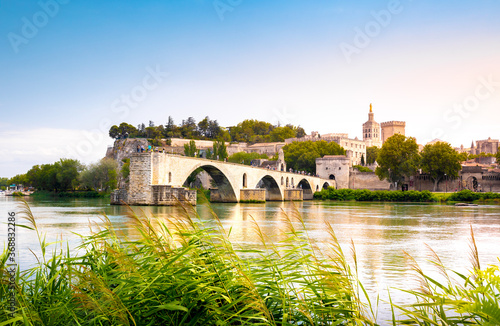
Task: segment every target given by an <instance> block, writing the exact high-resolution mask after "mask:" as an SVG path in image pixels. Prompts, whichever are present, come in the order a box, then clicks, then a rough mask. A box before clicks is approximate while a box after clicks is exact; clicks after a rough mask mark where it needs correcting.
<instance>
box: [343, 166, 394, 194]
mask: <svg viewBox="0 0 500 326" xmlns="http://www.w3.org/2000/svg"><path fill="white" fill-rule="evenodd" d="M349 188H350V189H368V190H389V189H390V188H391V184H390V183H389V182H387V180H380V179H379V178H378V176H377V175H376V174H375V172H359V171H358V170H356V169H352V170H351V171H350V175H349Z"/></svg>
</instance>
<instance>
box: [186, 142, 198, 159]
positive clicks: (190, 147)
mask: <svg viewBox="0 0 500 326" xmlns="http://www.w3.org/2000/svg"><path fill="white" fill-rule="evenodd" d="M197 151H198V150H197V148H196V143H195V141H194V140H191V141H190V142H189V144H184V155H185V156H189V157H195V156H196V152H197Z"/></svg>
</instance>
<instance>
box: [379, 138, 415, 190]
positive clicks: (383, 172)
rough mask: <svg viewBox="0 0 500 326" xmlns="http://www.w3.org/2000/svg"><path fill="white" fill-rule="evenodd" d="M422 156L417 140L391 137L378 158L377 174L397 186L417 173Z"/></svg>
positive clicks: (381, 178)
mask: <svg viewBox="0 0 500 326" xmlns="http://www.w3.org/2000/svg"><path fill="white" fill-rule="evenodd" d="M419 159H420V155H419V154H418V145H417V142H416V141H415V138H411V137H405V136H403V135H400V134H395V135H394V136H392V137H389V138H388V139H387V140H386V141H385V143H384V145H382V148H381V149H380V152H379V154H378V157H377V163H378V164H379V166H378V167H377V169H376V170H375V173H376V174H377V176H378V177H379V179H380V180H383V179H386V180H388V181H389V182H391V183H393V184H394V185H395V188H396V186H397V185H398V184H399V185H401V184H402V181H403V180H404V178H408V177H410V176H412V175H414V174H415V173H416V172H417V169H418V165H419Z"/></svg>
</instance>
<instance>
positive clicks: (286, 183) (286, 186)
mask: <svg viewBox="0 0 500 326" xmlns="http://www.w3.org/2000/svg"><path fill="white" fill-rule="evenodd" d="M286 187H287V188H288V177H286Z"/></svg>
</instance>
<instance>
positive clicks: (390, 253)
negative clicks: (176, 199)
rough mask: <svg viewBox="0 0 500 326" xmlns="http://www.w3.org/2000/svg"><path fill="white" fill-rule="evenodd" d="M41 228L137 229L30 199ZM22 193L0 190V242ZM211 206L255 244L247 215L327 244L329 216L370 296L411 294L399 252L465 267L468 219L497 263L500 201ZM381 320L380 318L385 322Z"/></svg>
mask: <svg viewBox="0 0 500 326" xmlns="http://www.w3.org/2000/svg"><path fill="white" fill-rule="evenodd" d="M28 201H29V204H30V207H31V209H32V211H33V213H34V215H35V217H36V220H37V224H38V227H39V229H40V230H41V231H42V233H45V234H46V235H47V241H53V240H56V239H61V238H62V239H63V240H64V241H65V242H66V241H67V242H68V243H69V245H70V247H71V248H74V247H76V246H77V245H78V244H79V243H80V239H79V237H78V236H77V235H76V234H81V235H88V234H89V233H90V230H89V224H90V223H97V224H100V223H101V217H102V216H103V214H106V215H107V216H108V217H109V219H110V221H111V222H112V224H113V225H114V226H115V228H117V229H120V230H122V231H123V232H124V234H129V235H132V236H133V235H134V230H133V225H132V223H131V221H130V220H129V218H128V217H127V216H126V213H127V208H126V207H124V206H110V205H109V201H108V200H103V199H66V200H57V201H55V200H34V199H28ZM19 204H20V201H19V199H16V198H13V197H0V221H2V222H3V223H1V226H0V243H4V244H5V243H6V240H7V225H6V221H7V214H8V212H9V211H12V210H14V211H17V212H18V211H19ZM211 207H212V209H213V210H214V212H215V213H216V214H217V215H218V217H219V218H220V220H221V222H222V224H223V225H224V227H225V228H226V229H227V230H229V229H230V228H231V235H230V239H231V241H232V242H233V243H235V244H239V245H241V246H243V247H248V246H258V245H259V239H258V237H257V236H256V234H255V233H254V231H253V227H252V224H251V217H253V218H254V219H255V220H256V221H257V222H258V224H259V225H260V227H261V229H262V230H263V232H264V233H265V234H266V235H268V236H269V237H270V238H272V239H279V238H280V229H281V227H282V226H283V220H282V214H283V212H285V213H287V214H292V213H293V212H294V211H298V212H300V214H301V216H302V217H303V219H304V222H305V224H306V226H307V229H308V233H309V236H310V237H311V238H312V239H314V241H316V242H317V243H318V244H320V245H321V244H322V243H324V242H325V241H326V240H327V238H328V235H327V233H326V231H325V227H324V226H325V222H328V223H330V224H331V225H332V226H333V228H334V230H335V232H336V235H337V237H338V239H339V242H340V243H341V246H342V247H343V249H344V252H345V253H346V255H347V256H348V260H349V261H351V262H352V257H350V255H349V253H350V241H351V239H352V241H353V242H354V244H355V247H356V252H357V257H358V265H359V271H360V279H361V281H362V283H363V285H364V286H365V288H366V289H367V290H368V292H369V293H370V295H371V297H372V300H374V299H375V297H376V294H377V293H380V297H381V298H382V299H385V300H386V299H387V289H388V288H390V292H391V297H392V299H393V301H395V302H398V303H408V302H411V301H412V298H411V297H409V296H408V295H406V294H405V293H403V292H401V291H398V290H396V289H395V288H399V289H413V288H415V287H416V284H415V283H414V282H413V281H412V280H411V276H412V273H411V272H410V268H409V263H408V261H407V260H406V259H405V257H404V254H403V251H406V252H408V253H409V254H410V255H412V256H413V257H414V258H415V260H416V261H417V262H418V263H419V264H420V265H421V267H422V269H423V270H424V271H425V272H429V273H430V274H431V275H435V274H437V273H436V272H435V271H434V268H433V267H432V266H431V264H430V263H428V262H427V259H428V257H429V250H428V249H427V247H426V246H425V245H426V244H427V245H429V246H430V247H431V248H432V249H433V250H434V251H435V252H436V253H437V254H438V255H439V256H440V258H441V260H442V261H443V263H444V265H445V266H446V267H448V268H450V269H453V270H456V271H459V272H462V273H466V272H467V271H468V270H469V269H470V268H471V264H470V262H469V253H470V250H469V239H470V226H472V228H473V230H474V234H475V239H476V243H477V247H478V251H479V257H480V262H481V264H482V266H486V265H488V264H499V262H498V260H497V257H500V245H499V244H500V206H499V205H480V206H477V207H455V206H452V205H440V204H410V203H356V202H320V201H304V202H294V203H290V202H286V203H283V202H267V203H265V204H212V206H211ZM176 209H177V208H175V207H135V208H134V210H135V211H137V212H140V211H141V210H142V211H144V213H146V214H150V215H154V216H158V217H161V216H167V215H169V216H172V215H175V214H176ZM197 211H198V213H199V215H200V217H201V218H202V219H203V220H206V221H208V223H213V218H212V217H211V215H210V213H209V209H208V208H207V207H205V206H197ZM16 237H17V245H18V247H19V257H20V259H19V264H20V268H21V269H26V268H29V267H30V266H33V264H35V262H36V258H34V255H33V253H32V252H31V251H30V250H32V251H33V252H34V253H39V250H38V247H39V246H38V240H37V239H36V236H35V234H34V233H33V231H30V230H26V229H19V228H18V229H17V235H16ZM379 311H380V318H379V321H381V320H383V319H386V318H389V316H390V311H389V308H388V305H387V304H385V303H382V304H381V305H380V308H379ZM382 324H383V322H382Z"/></svg>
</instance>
